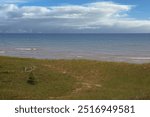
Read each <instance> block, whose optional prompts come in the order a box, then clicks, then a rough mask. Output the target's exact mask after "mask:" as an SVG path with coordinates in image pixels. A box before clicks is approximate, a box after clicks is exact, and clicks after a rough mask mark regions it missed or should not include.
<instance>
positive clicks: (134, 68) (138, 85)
mask: <svg viewBox="0 0 150 117" xmlns="http://www.w3.org/2000/svg"><path fill="white" fill-rule="evenodd" d="M0 99H150V64H129V63H119V62H100V61H91V60H38V59H25V58H14V57H0Z"/></svg>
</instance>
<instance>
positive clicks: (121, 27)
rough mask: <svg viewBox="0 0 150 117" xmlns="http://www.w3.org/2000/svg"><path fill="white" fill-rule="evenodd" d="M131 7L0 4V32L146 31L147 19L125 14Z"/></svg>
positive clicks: (98, 4)
mask: <svg viewBox="0 0 150 117" xmlns="http://www.w3.org/2000/svg"><path fill="white" fill-rule="evenodd" d="M133 7H135V6H132V5H121V4H117V3H113V2H96V3H88V4H83V5H64V6H51V7H42V6H22V7H19V6H17V5H15V4H3V5H0V32H41V33H42V32H46V33H51V32H53V33H57V32H96V33H98V32H111V33H112V32H150V20H138V19H134V18H131V17H129V16H128V12H129V11H130V10H131V9H132V8H133Z"/></svg>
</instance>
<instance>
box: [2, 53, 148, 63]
mask: <svg viewBox="0 0 150 117" xmlns="http://www.w3.org/2000/svg"><path fill="white" fill-rule="evenodd" d="M0 57H8V58H21V59H36V60H66V61H67V60H89V61H99V62H114V63H129V64H148V63H150V57H114V56H111V57H109V58H108V57H106V56H105V57H104V56H101V57H99V58H96V57H83V56H76V57H66V58H65V57H62V58H61V57H60V58H59V57H56V58H55V57H54V58H44V57H43V58H39V57H28V56H9V55H7V56H5V55H0Z"/></svg>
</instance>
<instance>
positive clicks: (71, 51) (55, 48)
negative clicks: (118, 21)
mask: <svg viewBox="0 0 150 117" xmlns="http://www.w3.org/2000/svg"><path fill="white" fill-rule="evenodd" d="M0 56H17V57H32V58H44V59H94V60H105V61H127V62H136V63H143V62H150V34H0Z"/></svg>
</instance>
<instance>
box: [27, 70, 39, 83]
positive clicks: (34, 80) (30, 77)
mask: <svg viewBox="0 0 150 117" xmlns="http://www.w3.org/2000/svg"><path fill="white" fill-rule="evenodd" d="M27 83H28V84H31V85H35V84H36V83H37V81H36V79H35V76H34V74H33V73H32V72H31V73H30V74H29V78H28V80H27Z"/></svg>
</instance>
